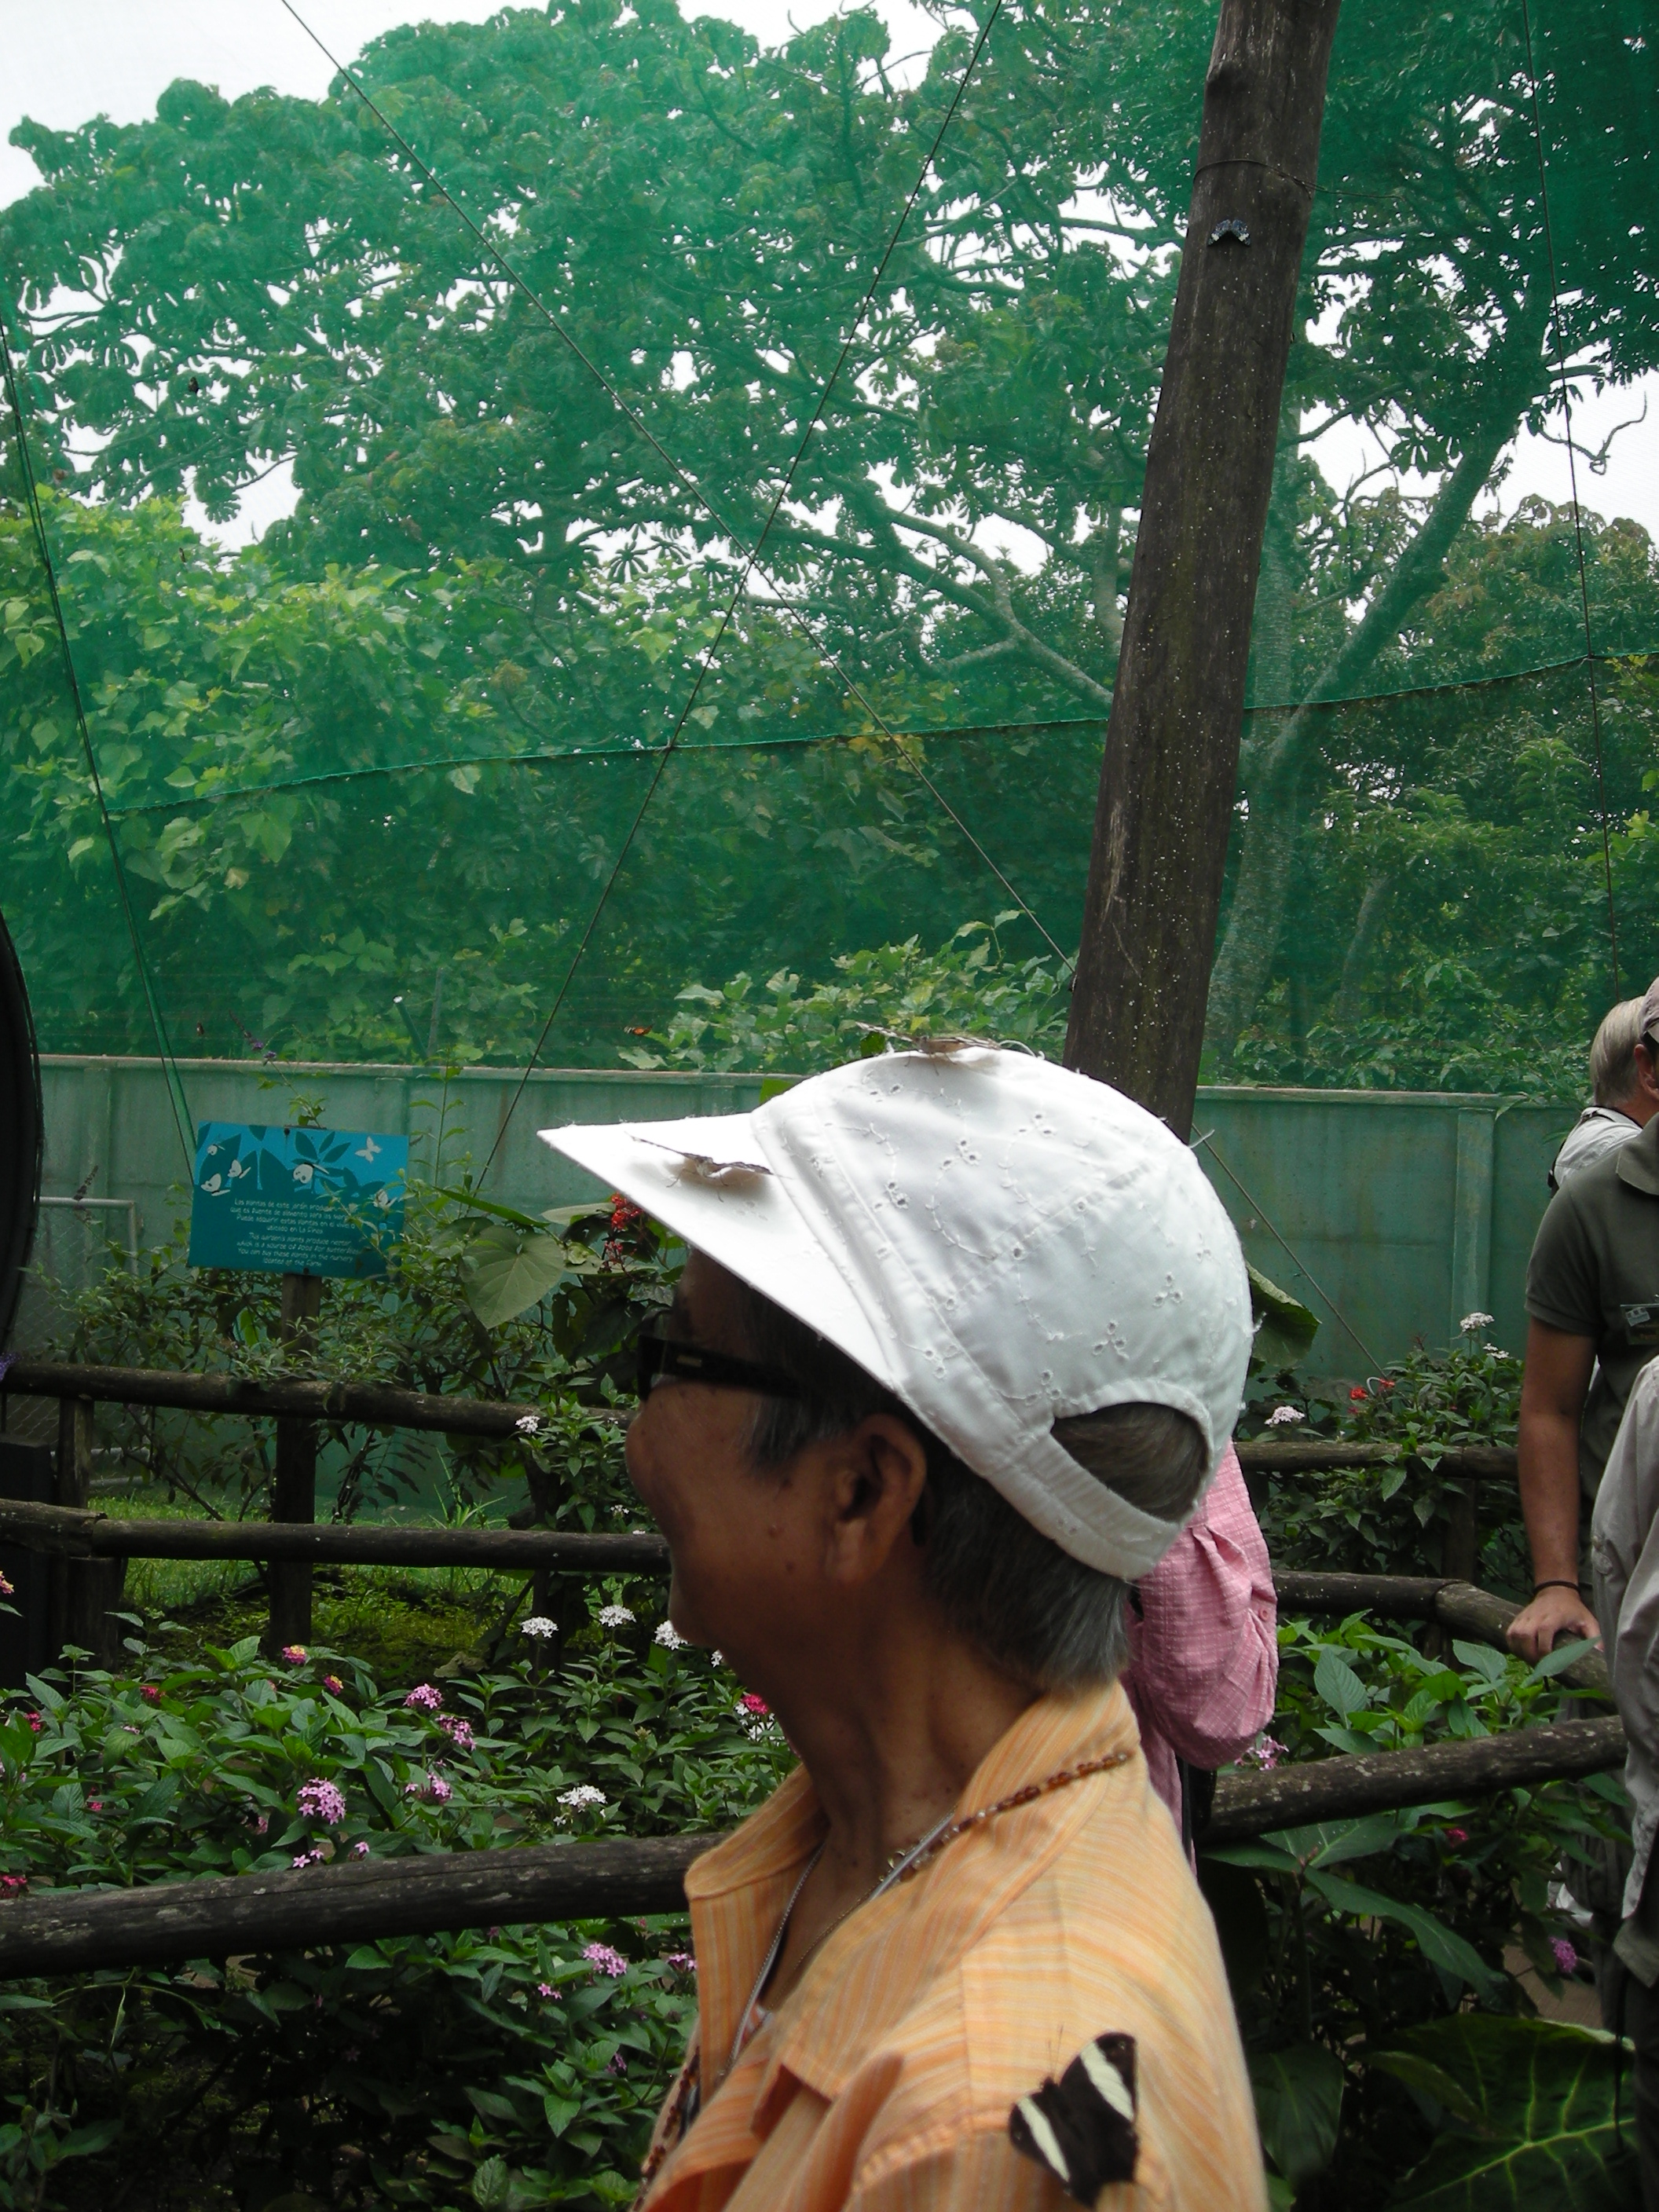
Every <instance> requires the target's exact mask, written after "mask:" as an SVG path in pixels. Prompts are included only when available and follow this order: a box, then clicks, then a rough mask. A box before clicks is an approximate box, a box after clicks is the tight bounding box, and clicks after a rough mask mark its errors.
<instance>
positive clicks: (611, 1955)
mask: <svg viewBox="0 0 1659 2212" xmlns="http://www.w3.org/2000/svg"><path fill="white" fill-rule="evenodd" d="M582 1956H583V1958H584V1959H586V1961H587V1963H588V1965H589V1966H592V1969H593V1971H594V1972H595V1973H596V1974H605V1975H607V1976H608V1977H609V1978H610V1979H611V1981H613V1982H619V1981H620V1980H621V1979H622V1978H623V1975H624V1974H625V1973H626V1972H628V1961H627V1960H626V1959H624V1958H623V1954H622V1953H621V1952H620V1951H613V1950H612V1949H611V1946H610V1944H608V1943H587V1944H585V1945H584V1946H583V1947H582Z"/></svg>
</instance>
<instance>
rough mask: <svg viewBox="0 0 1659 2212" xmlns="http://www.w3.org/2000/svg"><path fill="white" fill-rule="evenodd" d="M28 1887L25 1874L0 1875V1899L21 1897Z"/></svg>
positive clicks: (27, 1879)
mask: <svg viewBox="0 0 1659 2212" xmlns="http://www.w3.org/2000/svg"><path fill="white" fill-rule="evenodd" d="M28 1886H29V1878H28V1876H27V1875H26V1874H0V1897H21V1895H22V1894H23V1892H24V1891H25V1890H26V1889H27V1887H28Z"/></svg>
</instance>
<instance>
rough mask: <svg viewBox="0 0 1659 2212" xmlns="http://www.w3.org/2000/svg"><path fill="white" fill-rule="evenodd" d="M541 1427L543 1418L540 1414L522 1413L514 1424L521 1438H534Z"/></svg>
mask: <svg viewBox="0 0 1659 2212" xmlns="http://www.w3.org/2000/svg"><path fill="white" fill-rule="evenodd" d="M541 1425H542V1417H541V1415H540V1414H539V1413H520V1416H519V1418H518V1419H517V1420H516V1421H514V1422H513V1427H514V1428H515V1429H516V1430H517V1431H518V1432H519V1434H520V1436H521V1437H533V1436H534V1435H535V1433H536V1431H537V1430H538V1429H539V1428H540V1426H541Z"/></svg>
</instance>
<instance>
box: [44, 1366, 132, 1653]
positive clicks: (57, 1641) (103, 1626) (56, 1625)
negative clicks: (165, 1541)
mask: <svg viewBox="0 0 1659 2212" xmlns="http://www.w3.org/2000/svg"><path fill="white" fill-rule="evenodd" d="M92 1435H93V1429H92V1401H91V1400H90V1399H89V1398H82V1397H76V1398H60V1399H59V1400H58V1474H57V1481H56V1483H55V1485H54V1486H53V1487H54V1495H55V1498H56V1502H57V1504H58V1506H60V1507H64V1508H67V1509H68V1510H70V1511H75V1510H83V1509H84V1508H85V1505H86V1503H87V1500H88V1498H89V1497H90V1496H91V1494H92ZM125 1579H126V1562H125V1560H124V1559H93V1558H84V1559H68V1558H65V1559H56V1560H54V1561H53V1563H52V1576H51V1582H50V1585H49V1589H50V1595H49V1598H48V1622H49V1627H48V1638H47V1640H48V1646H49V1649H50V1650H51V1653H52V1658H53V1660H54V1661H56V1660H57V1659H58V1658H59V1657H61V1656H62V1654H63V1650H64V1645H65V1644H72V1645H73V1646H74V1647H75V1648H76V1650H79V1651H86V1652H89V1653H90V1654H91V1656H92V1662H93V1664H94V1666H97V1667H112V1666H113V1665H114V1664H115V1663H116V1661H117V1659H118V1656H119V1652H120V1623H119V1622H118V1620H113V1619H112V1611H113V1608H114V1607H117V1606H118V1605H119V1604H120V1602H121V1586H122V1584H123V1583H124V1582H125Z"/></svg>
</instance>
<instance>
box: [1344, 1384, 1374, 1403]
mask: <svg viewBox="0 0 1659 2212" xmlns="http://www.w3.org/2000/svg"><path fill="white" fill-rule="evenodd" d="M1348 1395H1349V1397H1350V1398H1351V1399H1353V1400H1356V1401H1358V1399H1361V1398H1369V1397H1370V1391H1369V1390H1367V1389H1365V1388H1364V1384H1363V1383H1355V1384H1354V1386H1353V1388H1352V1390H1350V1391H1349V1393H1348Z"/></svg>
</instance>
